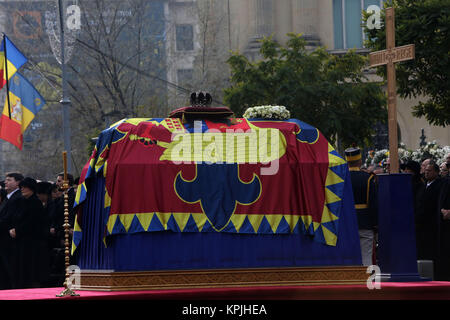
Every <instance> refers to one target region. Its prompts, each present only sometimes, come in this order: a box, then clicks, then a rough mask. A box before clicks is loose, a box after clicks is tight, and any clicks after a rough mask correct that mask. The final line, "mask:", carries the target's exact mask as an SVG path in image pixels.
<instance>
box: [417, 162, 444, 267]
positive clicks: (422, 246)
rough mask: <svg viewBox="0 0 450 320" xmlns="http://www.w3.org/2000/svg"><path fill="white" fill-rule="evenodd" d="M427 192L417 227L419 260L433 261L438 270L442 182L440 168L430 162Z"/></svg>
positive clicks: (426, 180) (427, 169)
mask: <svg viewBox="0 0 450 320" xmlns="http://www.w3.org/2000/svg"><path fill="white" fill-rule="evenodd" d="M424 177H425V184H426V187H425V191H424V192H423V196H422V206H423V210H422V214H421V216H420V217H418V221H417V223H418V225H417V258H418V259H419V260H433V261H434V263H435V269H436V259H437V254H438V249H439V232H438V231H439V219H440V216H439V195H440V192H441V185H442V180H441V178H440V177H439V166H438V165H437V164H436V163H435V162H430V163H429V164H428V165H426V167H425V170H424Z"/></svg>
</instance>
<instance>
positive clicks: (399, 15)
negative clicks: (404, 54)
mask: <svg viewBox="0 0 450 320" xmlns="http://www.w3.org/2000/svg"><path fill="white" fill-rule="evenodd" d="M386 6H387V5H386ZM389 6H393V7H394V8H395V24H396V26H395V27H396V30H395V31H396V32H395V33H396V34H395V39H396V46H401V45H406V44H412V43H413V44H414V45H415V59H414V60H411V61H407V62H402V63H399V64H397V65H396V70H397V92H398V94H399V95H400V97H402V98H405V97H418V96H425V97H426V99H427V100H426V101H425V102H419V104H418V105H415V106H414V107H413V115H414V116H416V117H419V118H420V117H425V118H426V119H427V121H428V122H429V123H430V124H432V125H438V126H444V127H445V126H447V125H449V124H450V0H421V1H417V0H394V1H392V3H391V4H389ZM364 17H365V20H367V18H368V17H369V15H368V14H367V13H365V14H364ZM381 19H382V20H384V19H385V10H382V13H381ZM365 31H366V32H367V34H368V39H367V41H366V46H367V47H368V48H371V49H373V50H383V49H386V32H385V28H384V24H382V27H381V29H378V30H377V29H373V30H369V29H367V27H366V30H365ZM377 73H378V74H379V75H381V76H383V77H384V78H385V79H386V68H385V67H379V68H377Z"/></svg>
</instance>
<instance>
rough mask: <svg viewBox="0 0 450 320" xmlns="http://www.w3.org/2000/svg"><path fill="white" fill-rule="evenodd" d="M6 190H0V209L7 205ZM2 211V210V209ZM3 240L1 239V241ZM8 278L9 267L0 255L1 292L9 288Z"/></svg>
mask: <svg viewBox="0 0 450 320" xmlns="http://www.w3.org/2000/svg"><path fill="white" fill-rule="evenodd" d="M6 194H7V193H6V190H5V189H4V188H1V189H0V208H1V207H3V206H4V205H6V200H7V198H6ZM0 210H1V209H0ZM2 240H3V239H1V238H0V241H2ZM0 245H1V244H0ZM7 276H8V267H7V261H6V260H4V259H3V256H2V255H1V253H0V290H2V289H7V288H9V286H8V285H6V283H9V278H8V277H7Z"/></svg>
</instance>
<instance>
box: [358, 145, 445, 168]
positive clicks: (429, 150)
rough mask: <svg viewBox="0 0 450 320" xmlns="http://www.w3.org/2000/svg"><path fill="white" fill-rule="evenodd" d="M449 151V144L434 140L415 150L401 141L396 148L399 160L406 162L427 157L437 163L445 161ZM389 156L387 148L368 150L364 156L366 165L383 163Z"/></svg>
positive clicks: (420, 160) (418, 160)
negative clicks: (441, 144) (445, 144)
mask: <svg viewBox="0 0 450 320" xmlns="http://www.w3.org/2000/svg"><path fill="white" fill-rule="evenodd" d="M449 153H450V146H443V147H442V146H440V145H438V144H437V143H436V140H434V141H432V142H428V143H427V144H425V145H423V146H421V147H420V148H418V149H416V150H410V149H407V148H406V146H405V145H404V144H403V143H400V145H399V148H398V158H399V160H400V162H402V163H406V162H407V161H408V160H414V161H417V162H419V163H421V162H422V161H423V160H425V159H427V158H431V159H433V160H434V161H435V162H436V163H437V164H438V165H440V164H441V163H442V162H445V161H446V159H445V158H446V156H447V155H448V154H449ZM388 157H389V150H387V149H382V150H370V151H369V152H368V153H367V157H366V166H370V165H377V164H378V165H383V164H384V162H385V161H386V159H387V158H388Z"/></svg>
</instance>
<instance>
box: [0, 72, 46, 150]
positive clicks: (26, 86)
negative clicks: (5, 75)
mask: <svg viewBox="0 0 450 320" xmlns="http://www.w3.org/2000/svg"><path fill="white" fill-rule="evenodd" d="M9 103H10V107H11V119H10V118H9V111H8V97H6V99H5V105H4V107H3V113H2V115H1V117H0V139H3V140H6V141H8V142H10V143H12V144H13V145H15V146H16V147H17V148H19V149H20V150H22V145H23V133H24V132H25V130H26V129H27V127H28V125H29V124H30V123H31V121H32V120H33V118H34V117H35V115H36V113H37V112H38V111H39V110H41V108H42V106H43V105H44V104H45V100H44V98H42V96H41V95H40V94H39V92H38V91H37V90H36V88H35V87H34V86H33V85H32V84H31V83H30V82H29V81H28V80H27V79H25V77H24V76H22V75H21V74H20V73H19V72H16V73H15V75H14V76H13V77H12V78H11V79H10V80H9Z"/></svg>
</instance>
